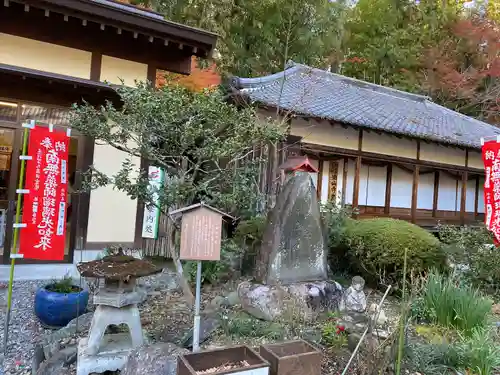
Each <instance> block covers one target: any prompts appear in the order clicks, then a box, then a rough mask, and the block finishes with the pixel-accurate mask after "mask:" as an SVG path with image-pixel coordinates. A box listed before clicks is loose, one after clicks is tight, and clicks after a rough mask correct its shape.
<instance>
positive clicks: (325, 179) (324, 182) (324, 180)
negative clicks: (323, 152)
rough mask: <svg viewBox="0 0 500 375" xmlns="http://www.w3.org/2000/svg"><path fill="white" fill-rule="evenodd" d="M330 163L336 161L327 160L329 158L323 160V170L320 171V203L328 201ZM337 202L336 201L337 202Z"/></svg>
mask: <svg viewBox="0 0 500 375" xmlns="http://www.w3.org/2000/svg"><path fill="white" fill-rule="evenodd" d="M330 163H336V161H331V162H330V161H329V160H324V161H323V171H322V177H321V192H320V197H321V203H326V202H328V190H329V184H330V180H329V179H330ZM338 203H339V202H337V204H338Z"/></svg>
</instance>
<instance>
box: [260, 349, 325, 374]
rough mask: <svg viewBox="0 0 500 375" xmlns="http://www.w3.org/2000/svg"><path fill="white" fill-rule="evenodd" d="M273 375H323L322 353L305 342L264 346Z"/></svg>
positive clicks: (266, 358) (263, 352) (264, 356)
mask: <svg viewBox="0 0 500 375" xmlns="http://www.w3.org/2000/svg"><path fill="white" fill-rule="evenodd" d="M260 355H261V356H262V357H263V358H264V359H265V360H267V361H269V363H270V364H271V375H321V352H320V351H319V350H318V349H316V348H315V347H314V346H312V345H311V344H309V343H307V342H306V341H304V340H297V341H288V342H283V343H279V344H270V345H262V346H261V347H260Z"/></svg>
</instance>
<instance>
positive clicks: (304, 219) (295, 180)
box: [257, 172, 328, 285]
mask: <svg viewBox="0 0 500 375" xmlns="http://www.w3.org/2000/svg"><path fill="white" fill-rule="evenodd" d="M261 251H262V253H263V254H269V260H268V262H266V265H265V267H259V268H258V269H260V270H262V271H261V272H262V274H259V275H257V276H258V281H259V282H261V283H264V284H271V285H274V284H281V285H289V284H293V283H300V282H308V281H311V280H326V279H327V269H328V263H327V250H326V245H325V236H324V234H323V229H322V221H321V214H320V209H319V204H318V198H317V193H316V189H315V187H314V185H313V182H312V179H311V177H310V176H309V174H308V173H304V172H298V173H296V174H295V175H293V176H290V177H289V178H288V180H287V181H286V182H285V184H284V185H283V188H282V189H281V192H280V193H279V195H278V197H277V199H276V204H275V206H274V208H273V210H272V211H270V213H269V216H268V221H267V226H266V229H265V231H264V236H263V240H262V248H261Z"/></svg>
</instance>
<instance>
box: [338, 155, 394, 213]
mask: <svg viewBox="0 0 500 375" xmlns="http://www.w3.org/2000/svg"><path fill="white" fill-rule="evenodd" d="M343 168H344V162H343V161H341V165H339V174H340V173H341V172H340V170H343ZM354 171H355V162H354V161H353V160H349V162H348V164H347V185H346V204H352V198H353V191H354ZM386 178H387V170H386V168H385V167H375V166H368V165H364V164H362V165H361V170H360V171H359V195H358V204H359V205H360V206H380V207H384V205H385V182H386ZM337 189H338V191H339V194H340V195H341V194H342V183H341V182H340V186H338V187H337Z"/></svg>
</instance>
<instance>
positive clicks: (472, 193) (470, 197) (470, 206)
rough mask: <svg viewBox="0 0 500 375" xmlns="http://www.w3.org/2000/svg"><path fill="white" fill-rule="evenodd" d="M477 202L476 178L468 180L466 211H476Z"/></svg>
mask: <svg viewBox="0 0 500 375" xmlns="http://www.w3.org/2000/svg"><path fill="white" fill-rule="evenodd" d="M475 203H476V180H469V181H467V192H466V196H465V211H466V212H474V205H475Z"/></svg>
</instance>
